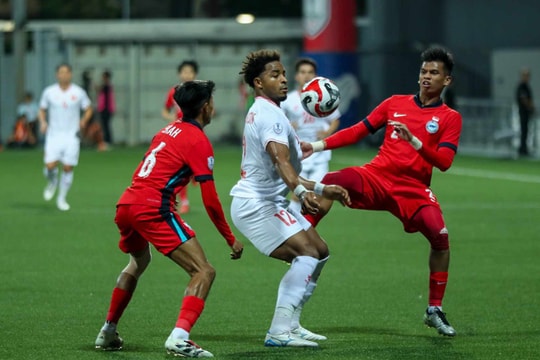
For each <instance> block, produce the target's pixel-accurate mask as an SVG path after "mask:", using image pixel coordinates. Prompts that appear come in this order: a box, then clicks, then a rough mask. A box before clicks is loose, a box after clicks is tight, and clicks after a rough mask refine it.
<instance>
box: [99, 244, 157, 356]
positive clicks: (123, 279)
mask: <svg viewBox="0 0 540 360" xmlns="http://www.w3.org/2000/svg"><path fill="white" fill-rule="evenodd" d="M151 259H152V256H151V254H150V248H148V247H147V248H146V249H144V250H142V251H139V252H135V253H132V254H130V257H129V263H128V265H127V266H126V267H125V268H124V270H122V272H121V273H120V276H118V279H117V280H116V286H115V288H114V290H113V293H112V298H111V304H110V307H109V311H108V313H107V320H106V321H105V324H104V325H103V327H102V328H101V331H100V332H99V334H98V336H97V338H96V348H97V349H102V350H120V349H122V346H123V344H124V340H123V339H122V338H121V337H120V336H119V335H118V332H117V331H116V327H117V324H118V321H119V320H120V317H121V316H122V314H123V313H124V310H125V309H126V307H127V306H128V304H129V301H130V300H131V297H132V296H133V293H134V292H135V289H136V287H137V281H138V279H139V277H140V276H141V275H142V274H143V273H144V271H145V270H146V268H147V267H148V264H149V263H150V260H151Z"/></svg>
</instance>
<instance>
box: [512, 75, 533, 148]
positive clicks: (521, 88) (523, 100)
mask: <svg viewBox="0 0 540 360" xmlns="http://www.w3.org/2000/svg"><path fill="white" fill-rule="evenodd" d="M530 78H531V72H530V70H529V69H527V68H523V69H522V70H521V81H520V82H519V84H518V86H517V90H516V101H517V104H518V109H519V125H520V127H521V137H520V144H519V154H520V155H524V156H527V155H529V149H528V148H527V138H528V136H529V120H530V118H531V116H532V114H533V113H534V104H533V99H532V90H531V86H530V85H529V80H530Z"/></svg>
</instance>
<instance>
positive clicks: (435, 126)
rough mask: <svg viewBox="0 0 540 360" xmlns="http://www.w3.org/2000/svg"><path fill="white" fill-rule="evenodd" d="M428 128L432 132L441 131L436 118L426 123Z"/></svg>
mask: <svg viewBox="0 0 540 360" xmlns="http://www.w3.org/2000/svg"><path fill="white" fill-rule="evenodd" d="M426 130H427V132H428V133H430V134H435V133H436V132H437V131H439V123H438V122H437V121H436V120H430V121H428V122H427V124H426Z"/></svg>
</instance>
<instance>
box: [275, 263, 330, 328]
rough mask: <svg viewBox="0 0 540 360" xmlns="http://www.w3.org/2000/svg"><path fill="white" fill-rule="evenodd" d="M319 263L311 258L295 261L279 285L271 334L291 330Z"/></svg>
mask: <svg viewBox="0 0 540 360" xmlns="http://www.w3.org/2000/svg"><path fill="white" fill-rule="evenodd" d="M318 262H319V260H318V259H315V258H313V257H311V256H297V257H296V258H294V259H293V261H292V263H291V267H290V269H289V270H288V271H287V272H286V273H285V275H284V276H283V278H282V279H281V282H280V283H279V289H278V297H277V302H276V309H275V312H274V318H273V319H272V323H271V325H270V330H268V332H269V333H271V334H283V333H286V332H288V331H290V330H291V320H292V314H293V312H294V310H295V309H296V308H297V307H298V306H299V305H300V303H301V301H302V298H303V296H304V293H305V292H306V286H307V284H308V283H309V278H310V276H311V274H313V272H314V271H315V268H316V267H317V263H318Z"/></svg>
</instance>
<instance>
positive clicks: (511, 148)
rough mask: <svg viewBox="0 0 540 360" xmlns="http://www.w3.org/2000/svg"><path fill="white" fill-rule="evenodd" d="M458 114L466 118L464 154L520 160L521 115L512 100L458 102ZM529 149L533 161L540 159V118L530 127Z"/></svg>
mask: <svg viewBox="0 0 540 360" xmlns="http://www.w3.org/2000/svg"><path fill="white" fill-rule="evenodd" d="M457 110H458V111H459V112H460V113H461V116H462V117H463V130H462V133H461V138H460V143H459V152H460V153H462V154H469V155H479V156H488V157H509V158H517V156H518V147H519V137H520V126H519V115H518V111H517V107H516V106H515V105H514V104H513V103H512V101H511V100H492V99H473V98H458V100H457ZM529 149H530V151H531V154H532V156H533V157H538V156H539V155H540V154H539V153H538V150H539V149H538V126H537V118H533V119H531V122H530V125H529Z"/></svg>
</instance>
